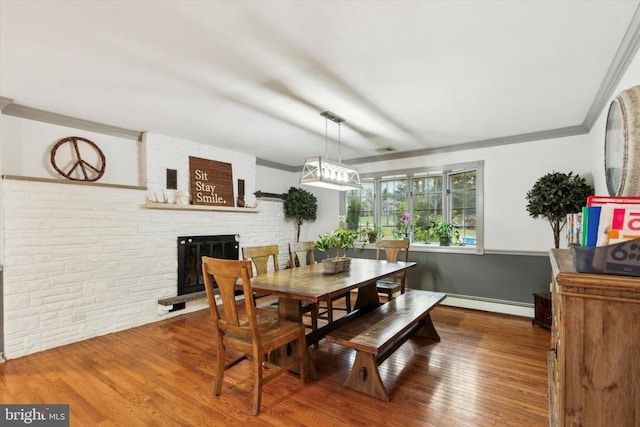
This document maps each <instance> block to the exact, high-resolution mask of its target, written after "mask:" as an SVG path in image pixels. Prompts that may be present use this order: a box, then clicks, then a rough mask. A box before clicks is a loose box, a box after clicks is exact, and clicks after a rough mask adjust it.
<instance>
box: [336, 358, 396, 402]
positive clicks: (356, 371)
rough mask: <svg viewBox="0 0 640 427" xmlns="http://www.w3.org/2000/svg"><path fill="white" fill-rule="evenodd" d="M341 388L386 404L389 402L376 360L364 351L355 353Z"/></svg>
mask: <svg viewBox="0 0 640 427" xmlns="http://www.w3.org/2000/svg"><path fill="white" fill-rule="evenodd" d="M343 386H345V387H348V388H350V389H352V390H355V391H359V392H360V393H364V394H368V395H369V396H373V397H377V398H378V399H381V400H384V401H386V402H388V401H389V394H388V393H387V390H386V389H385V388H384V384H383V383H382V378H380V372H379V371H378V364H377V363H376V358H375V356H374V355H373V354H370V353H365V352H364V351H357V352H356V360H355V361H354V362H353V367H352V368H351V372H349V376H348V377H347V379H346V380H345V382H344V384H343Z"/></svg>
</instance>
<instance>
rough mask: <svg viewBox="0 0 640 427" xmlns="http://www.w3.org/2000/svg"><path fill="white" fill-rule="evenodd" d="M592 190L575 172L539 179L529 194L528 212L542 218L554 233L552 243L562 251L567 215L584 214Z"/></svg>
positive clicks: (554, 173)
mask: <svg viewBox="0 0 640 427" xmlns="http://www.w3.org/2000/svg"><path fill="white" fill-rule="evenodd" d="M592 194H593V187H592V186H591V185H589V184H587V181H586V180H585V179H584V178H582V177H580V175H578V174H576V175H574V174H573V172H569V173H568V174H566V173H561V172H551V173H548V174H546V175H544V176H543V177H541V178H539V179H538V180H537V181H536V183H535V184H534V186H533V188H532V189H531V190H529V191H527V195H526V198H527V211H528V212H529V215H530V216H531V217H533V218H538V217H539V216H542V217H544V218H546V219H547V220H548V221H549V224H551V229H552V230H553V242H554V244H555V247H556V248H559V247H560V231H561V230H562V228H563V227H564V226H565V224H566V223H567V214H570V213H574V212H581V211H582V207H583V206H584V205H586V203H587V197H588V196H590V195H592Z"/></svg>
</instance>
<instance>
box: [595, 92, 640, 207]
mask: <svg viewBox="0 0 640 427" xmlns="http://www.w3.org/2000/svg"><path fill="white" fill-rule="evenodd" d="M604 170H605V176H606V180H607V190H608V192H609V195H610V196H638V195H640V86H634V87H632V88H631V89H627V90H625V91H623V92H621V93H620V94H619V95H618V96H617V97H616V98H615V99H614V100H613V101H612V102H611V105H610V106H609V113H608V115H607V125H606V133H605V138H604Z"/></svg>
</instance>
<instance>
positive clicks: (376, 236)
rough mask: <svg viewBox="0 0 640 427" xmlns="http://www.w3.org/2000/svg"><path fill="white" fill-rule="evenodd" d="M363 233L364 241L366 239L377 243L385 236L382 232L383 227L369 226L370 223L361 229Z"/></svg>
mask: <svg viewBox="0 0 640 427" xmlns="http://www.w3.org/2000/svg"><path fill="white" fill-rule="evenodd" d="M360 231H361V232H362V234H363V239H362V240H363V241H365V238H366V240H368V241H369V243H375V242H377V241H378V240H380V239H382V237H383V233H382V227H377V226H374V227H369V224H367V226H366V227H365V228H363V229H362V230H360Z"/></svg>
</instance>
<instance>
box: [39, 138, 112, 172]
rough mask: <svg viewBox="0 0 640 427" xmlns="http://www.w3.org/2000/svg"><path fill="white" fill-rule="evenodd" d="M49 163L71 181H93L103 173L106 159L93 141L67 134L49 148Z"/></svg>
mask: <svg viewBox="0 0 640 427" xmlns="http://www.w3.org/2000/svg"><path fill="white" fill-rule="evenodd" d="M51 165H52V166H53V168H54V169H55V170H56V171H57V172H58V173H59V174H60V175H62V176H64V177H65V178H68V179H70V180H72V181H89V182H94V181H97V180H99V179H100V178H102V175H104V171H105V168H106V165H107V161H106V159H105V157H104V153H103V152H102V150H100V148H99V147H98V146H97V145H96V144H95V143H94V142H93V141H90V140H88V139H86V138H81V137H79V136H69V137H67V138H62V139H61V140H60V141H58V142H57V143H56V144H55V145H54V146H53V148H52V149H51ZM62 165H64V166H62ZM63 168H64V169H65V170H63Z"/></svg>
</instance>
